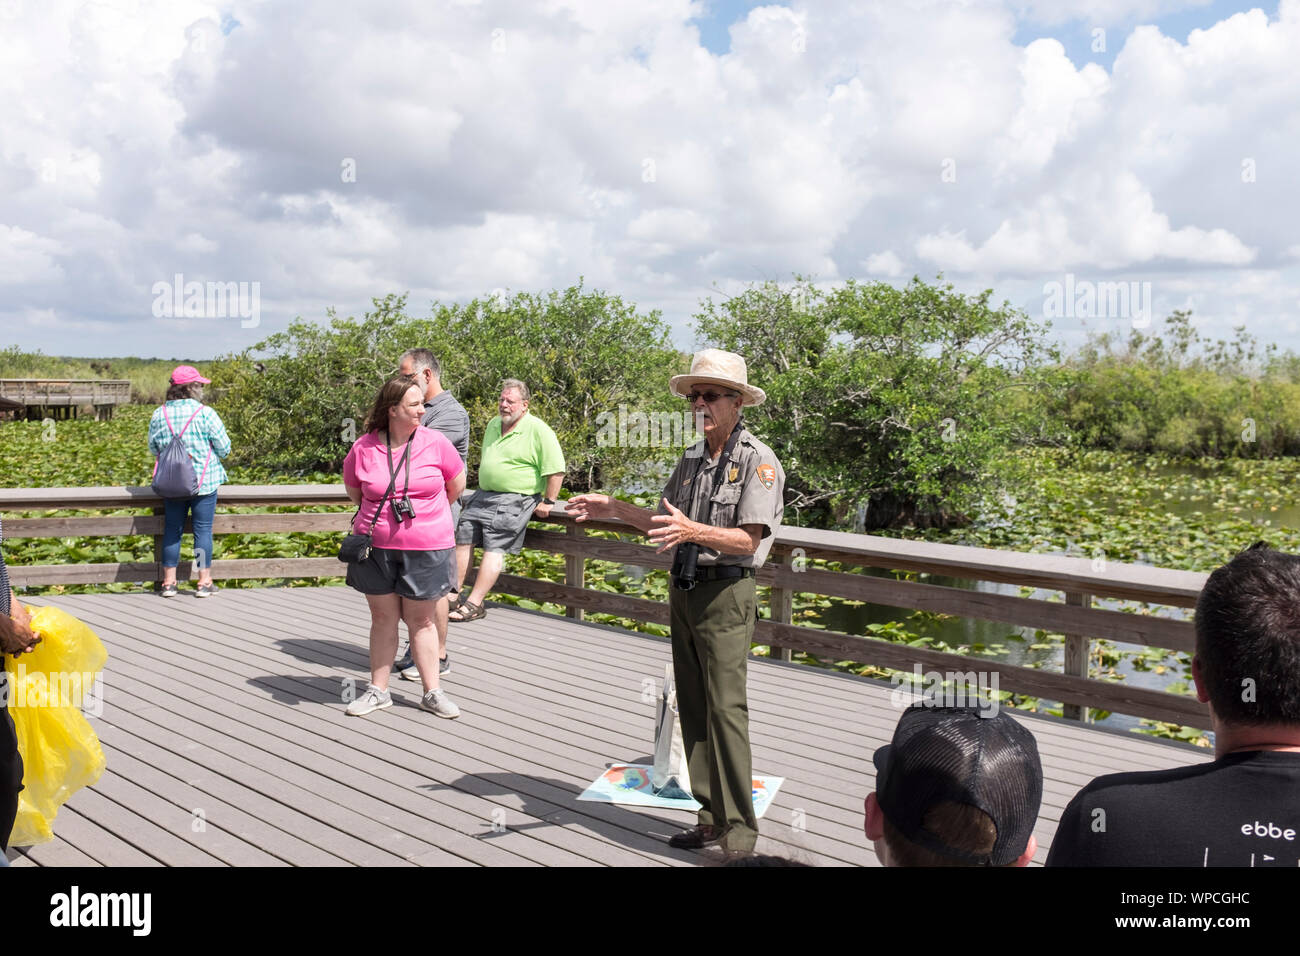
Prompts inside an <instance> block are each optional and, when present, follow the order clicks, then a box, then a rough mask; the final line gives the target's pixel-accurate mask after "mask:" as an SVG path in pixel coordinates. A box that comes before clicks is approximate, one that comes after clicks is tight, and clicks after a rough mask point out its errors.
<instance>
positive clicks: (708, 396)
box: [686, 392, 738, 405]
mask: <svg viewBox="0 0 1300 956" xmlns="http://www.w3.org/2000/svg"><path fill="white" fill-rule="evenodd" d="M737 394H738V393H737V392H690V393H688V394H687V396H686V401H687V404H690V405H694V404H695V401H696V399H700V398H702V399H704V400H705V401H706V402H708V403H709V404H710V405H712V404H713V403H714V402H716V401H717V400H718V399H720V398H735V397H736V395H737Z"/></svg>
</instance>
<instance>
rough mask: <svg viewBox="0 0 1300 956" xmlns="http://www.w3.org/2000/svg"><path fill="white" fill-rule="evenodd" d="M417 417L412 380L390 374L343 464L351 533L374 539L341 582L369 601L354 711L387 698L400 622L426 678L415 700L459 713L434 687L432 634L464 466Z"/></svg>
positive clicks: (452, 556)
mask: <svg viewBox="0 0 1300 956" xmlns="http://www.w3.org/2000/svg"><path fill="white" fill-rule="evenodd" d="M423 414H424V392H423V390H422V389H421V388H420V385H419V384H418V383H417V381H416V380H415V379H414V378H413V377H411V376H409V375H399V376H398V377H396V378H393V379H389V380H388V381H387V382H385V383H384V387H383V388H381V389H380V390H379V394H378V395H377V396H376V397H375V404H374V406H373V407H372V408H371V410H370V414H369V416H367V418H366V426H365V427H366V433H365V434H364V435H362V436H361V437H360V438H358V439H357V440H356V441H355V442H354V443H353V445H352V450H351V451H349V452H348V457H347V458H346V459H345V460H344V462H343V484H344V486H345V487H346V488H347V492H348V497H349V498H351V499H352V500H353V502H355V503H356V504H357V505H358V506H359V507H358V511H357V515H356V517H354V518H353V521H352V530H353V532H354V533H357V534H365V533H367V532H369V533H370V534H371V536H372V538H373V540H372V545H373V547H372V549H371V552H370V557H368V558H367V559H366V560H365V561H362V562H359V563H356V564H349V565H348V577H347V580H348V584H349V585H350V586H352V587H354V588H356V589H357V590H358V591H360V592H361V593H362V594H364V595H365V596H366V600H367V601H368V602H369V604H370V685H369V686H368V687H367V688H366V690H365V693H363V694H362V695H361V696H360V697H358V698H357V699H356V700H354V701H352V702H351V703H350V704H348V709H347V713H348V714H350V715H352V716H354V717H361V716H363V715H365V714H368V713H370V712H371V711H375V710H379V709H380V708H383V707H391V706H392V705H393V700H392V697H391V695H390V694H389V692H388V677H389V674H390V672H391V671H392V668H393V658H394V656H395V655H396V653H397V622H398V621H399V620H401V621H405V622H406V630H407V633H408V635H409V636H410V639H411V655H412V657H413V658H414V659H415V666H416V667H417V668H418V669H419V672H420V680H421V682H422V683H423V684H424V696H423V697H422V698H421V700H420V706H421V707H422V708H423V709H424V710H428V711H432V712H433V713H435V714H437V715H438V716H439V717H459V716H460V708H459V707H457V706H456V705H455V704H454V703H453V702H452V701H451V699H450V698H449V697H447V695H446V694H445V693H443V691H442V689H441V688H440V687H439V686H438V634H439V632H442V633H446V628H447V595H448V593H449V592H451V591H452V590H453V589H454V588H455V587H456V541H455V529H454V528H453V527H452V523H451V506H450V505H449V504H448V502H449V501H454V500H455V499H456V498H458V497H460V493H461V492H462V491H464V490H465V466H464V464H463V463H462V462H461V460H460V454H459V453H458V452H457V451H456V446H454V445H453V444H452V443H451V442H449V441H448V440H447V439H446V438H445V437H444V436H443V435H442V434H441V433H440V432H436V431H433V430H432V429H429V428H424V427H422V426H421V425H420V416H421V415H423ZM372 523H373V530H372Z"/></svg>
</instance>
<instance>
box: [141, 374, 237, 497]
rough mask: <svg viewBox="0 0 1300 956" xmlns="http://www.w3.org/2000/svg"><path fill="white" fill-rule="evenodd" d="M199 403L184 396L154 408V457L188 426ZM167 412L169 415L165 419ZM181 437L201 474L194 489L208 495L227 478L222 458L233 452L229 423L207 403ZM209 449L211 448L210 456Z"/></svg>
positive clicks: (196, 474) (196, 471) (151, 433)
mask: <svg viewBox="0 0 1300 956" xmlns="http://www.w3.org/2000/svg"><path fill="white" fill-rule="evenodd" d="M198 407H199V403H198V402H196V401H195V400H194V399H192V398H184V399H181V400H179V401H175V402H168V403H167V404H166V405H159V406H158V408H157V409H155V410H154V413H153V418H151V419H150V420H149V451H150V452H152V453H153V456H154V457H155V458H157V457H158V456H159V455H160V454H162V450H163V449H164V448H166V447H167V443H168V442H169V441H171V440H172V434H173V432H175V433H176V434H180V430H181V429H182V428H185V423H186V422H187V421H189V420H190V416H191V415H194V410H195V409H196V408H198ZM164 415H166V416H167V417H166V418H165V419H164V418H163V416H164ZM168 422H171V429H170V430H169V429H168V428H167V423H168ZM181 441H182V442H183V443H184V444H185V450H186V451H188V452H189V453H190V463H191V464H192V465H193V466H194V477H195V478H200V477H201V481H200V482H199V490H198V491H197V492H195V494H196V496H202V495H208V494H211V493H212V492H214V491H216V490H217V487H218V486H219V485H220V484H222V482H224V481H225V480H226V469H225V466H223V465H222V464H221V459H222V458H225V457H226V456H227V455H229V454H230V436H229V435H227V434H226V426H225V425H223V424H222V423H221V416H220V415H218V414H217V413H216V412H215V411H213V410H212V408H211V407H210V406H207V405H204V406H203V411H201V412H199V413H198V414H197V415H194V421H193V422H191V423H190V427H189V428H185V434H184V435H183V436H181ZM209 449H211V451H212V457H211V458H210V459H209V458H208V450H209ZM205 461H206V462H207V468H208V470H207V473H206V474H205V473H204V471H203V464H204V462H205Z"/></svg>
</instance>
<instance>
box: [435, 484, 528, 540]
mask: <svg viewBox="0 0 1300 956" xmlns="http://www.w3.org/2000/svg"><path fill="white" fill-rule="evenodd" d="M541 500H542V496H541V495H520V494H516V493H515V492H513V491H482V490H480V491H476V492H474V496H473V497H472V498H470V499H469V504H467V505H466V506H465V510H464V511H463V512H461V516H460V522H459V523H458V524H457V525H456V543H457V544H468V545H472V546H474V547H476V548H482V549H483V550H484V551H503V552H506V553H508V554H518V553H519V549H520V548H522V547H523V545H524V533H525V532H526V531H527V530H528V519H529V518H531V517H532V516H533V509H534V508H536V507H537V504H538V502H540V501H541Z"/></svg>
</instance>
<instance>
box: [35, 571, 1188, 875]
mask: <svg viewBox="0 0 1300 956" xmlns="http://www.w3.org/2000/svg"><path fill="white" fill-rule="evenodd" d="M31 603H33V604H42V603H54V604H57V605H59V606H60V607H63V608H64V609H65V610H67V611H69V612H70V613H72V614H75V615H77V616H78V617H81V618H82V619H84V620H86V621H87V623H89V624H90V625H91V626H92V627H93V628H95V630H96V631H97V632H98V633H99V635H100V637H101V639H102V640H103V641H104V643H105V645H106V646H107V647H108V650H109V654H110V658H109V663H108V665H107V667H106V670H105V677H104V697H103V700H104V705H103V714H102V716H99V717H96V718H94V719H93V721H92V723H93V725H94V726H95V729H96V731H97V732H98V733H99V734H100V737H101V740H102V741H103V743H104V749H105V754H106V756H107V758H108V770H107V771H106V772H105V775H104V777H103V778H102V780H101V782H100V783H99V784H97V785H96V786H95V787H93V788H90V789H89V790H86V791H82V792H80V793H78V794H76V795H74V796H73V798H72V799H71V800H70V801H69V803H68V804H67V806H66V807H65V808H64V810H63V811H62V812H61V813H60V816H59V818H58V820H57V821H56V827H55V828H56V838H55V840H54V841H52V842H51V843H48V844H45V845H44V846H41V847H34V848H31V849H30V850H29V851H27V854H26V856H24V857H23V858H22V860H23V864H25V865H41V866H67V865H110V866H111V865H285V864H289V865H309V866H310V865H347V864H363V865H395V866H402V865H431V866H437V865H455V866H475V865H480V866H501V865H508V866H577V865H597V866H601V865H603V866H629V865H630V866H659V865H670V866H678V865H690V864H693V863H699V862H704V861H705V858H704V857H702V856H700V855H698V854H693V853H688V852H683V851H677V850H672V849H670V848H669V847H668V846H667V838H668V836H669V835H671V834H672V833H673V832H675V831H676V830H678V829H680V828H682V827H684V826H688V825H689V824H690V823H691V817H692V815H691V814H689V813H685V812H682V811H673V810H658V809H646V808H634V807H626V806H615V805H612V804H602V803H590V802H578V801H577V800H576V797H577V795H578V794H579V793H580V792H581V791H582V790H583V789H584V788H585V787H586V786H587V784H588V783H589V782H590V781H591V780H592V779H594V778H595V777H596V776H597V775H598V774H599V773H600V772H601V771H602V770H603V769H604V767H605V766H606V765H607V764H608V763H610V762H629V761H633V760H638V759H645V758H646V757H647V756H648V754H649V752H650V750H651V749H652V735H653V734H652V731H653V721H654V708H655V704H654V700H653V697H650V698H646V697H645V696H643V690H644V688H645V686H646V684H645V682H646V681H647V680H651V681H653V682H654V684H653V685H652V686H653V687H654V689H656V690H657V688H658V682H659V681H661V680H662V677H663V672H664V665H665V664H666V663H668V662H669V660H670V659H671V653H670V649H669V644H668V641H667V640H666V639H664V638H661V637H657V636H654V635H646V634H634V633H629V632H625V631H620V630H617V629H614V628H610V627H605V626H602V625H595V624H590V623H579V622H574V621H570V620H567V619H564V618H559V617H555V616H553V615H544V614H540V613H536V612H528V611H523V610H519V609H516V608H510V607H508V606H503V605H495V606H490V613H489V615H488V616H487V617H486V618H484V619H483V620H481V621H477V622H474V623H471V624H465V625H456V624H453V625H452V626H451V630H450V637H449V641H448V649H449V652H450V654H451V657H452V666H453V671H452V674H451V675H450V676H449V677H448V678H446V679H445V686H446V688H447V690H448V693H449V694H450V695H451V696H452V697H453V698H454V699H455V700H456V701H457V703H459V704H460V706H461V709H462V716H461V718H460V719H458V720H454V721H448V720H439V719H437V718H434V717H433V716H432V715H429V714H426V713H424V712H423V711H420V710H419V709H418V708H417V707H416V706H415V705H416V704H417V703H418V700H419V690H420V688H419V685H418V683H412V682H407V681H403V680H400V679H398V678H397V676H396V675H394V677H393V680H392V681H391V684H390V689H391V690H392V691H393V698H394V706H393V707H392V708H390V709H388V710H384V711H380V712H377V713H375V714H372V715H370V716H369V717H366V718H360V719H358V718H348V717H345V716H344V715H343V706H344V705H343V701H342V695H341V691H342V688H343V686H344V682H345V681H347V680H351V681H352V682H354V685H355V686H356V687H357V688H358V689H360V688H362V687H364V684H365V681H366V680H367V679H368V677H369V672H368V670H369V665H368V656H367V647H366V634H367V631H368V626H369V615H368V612H367V609H366V605H365V602H364V601H363V600H362V599H361V598H360V596H359V595H357V594H356V593H355V592H353V591H351V590H350V589H347V588H343V587H318V588H269V589H240V588H230V589H224V590H222V591H221V593H220V594H219V595H218V596H217V597H216V598H215V599H213V600H210V601H196V600H194V599H193V598H191V597H189V596H188V595H182V596H181V597H179V598H176V599H173V600H166V601H164V600H161V599H159V598H158V597H156V596H155V595H153V594H151V593H147V592H132V593H126V594H111V595H110V594H102V595H98V594H84V595H66V596H60V597H57V598H53V597H50V598H38V599H34V600H33V601H32V602H31ZM892 691H893V688H892V687H891V686H890V685H889V684H887V683H884V682H880V681H871V680H865V679H862V678H857V677H853V676H851V675H845V674H839V673H836V672H831V671H827V670H822V669H819V668H812V667H807V666H803V665H798V664H788V663H783V662H781V661H773V660H767V659H763V658H753V659H751V661H750V664H749V698H750V717H751V738H752V742H753V751H754V766H755V770H756V772H759V773H764V774H769V775H773V776H781V777H784V778H785V783H784V785H783V786H782V788H781V790H780V792H779V793H778V795H777V798H776V800H775V801H774V802H773V804H772V806H771V808H770V809H769V811H768V813H767V815H766V816H765V818H764V820H763V821H762V822H761V824H760V827H761V830H762V836H761V838H760V842H759V849H760V850H761V851H764V852H775V853H780V854H783V855H787V856H792V857H795V858H797V859H800V860H803V861H805V862H810V863H815V864H817V865H876V859H875V856H874V853H873V852H872V849H871V847H870V846H869V845H868V844H867V842H866V840H865V838H864V837H863V834H862V800H863V797H864V796H865V794H866V793H867V791H868V790H869V789H870V788H871V786H872V785H873V783H874V767H873V766H872V763H871V755H872V753H873V752H874V751H875V749H876V748H877V747H879V746H881V745H883V744H885V743H888V741H889V738H890V737H891V735H892V733H893V728H894V725H895V723H896V722H897V719H898V714H899V709H898V708H897V707H896V706H895V705H894V704H893V703H892V702H891V692H892ZM1015 716H1016V718H1017V719H1018V720H1020V721H1021V723H1023V724H1024V725H1025V726H1026V727H1028V728H1029V729H1030V730H1032V731H1033V732H1034V734H1035V736H1036V738H1037V740H1038V743H1039V749H1040V753H1041V754H1042V758H1043V766H1044V772H1045V776H1046V780H1045V783H1044V802H1043V809H1042V811H1041V813H1040V816H1039V820H1038V823H1037V826H1036V828H1035V834H1036V836H1037V838H1038V842H1039V850H1038V853H1037V854H1036V856H1035V863H1036V864H1041V863H1042V861H1043V860H1044V859H1046V856H1047V852H1048V850H1049V848H1050V841H1051V837H1052V834H1053V832H1054V831H1055V828H1056V823H1057V821H1058V820H1059V818H1060V814H1061V811H1062V810H1063V808H1064V806H1065V804H1066V803H1067V802H1068V801H1069V799H1070V798H1071V797H1072V796H1073V795H1074V793H1076V792H1077V791H1078V789H1079V788H1080V787H1082V786H1083V785H1084V784H1086V783H1087V782H1088V781H1089V780H1091V779H1092V778H1093V777H1095V776H1097V775H1099V774H1102V773H1113V772H1117V771H1122V770H1143V769H1158V768H1161V767H1171V766H1179V765H1183V764H1188V763H1194V762H1198V761H1200V760H1208V759H1211V757H1212V755H1210V754H1209V753H1208V752H1204V751H1196V750H1194V749H1192V748H1187V747H1181V746H1174V745H1170V744H1167V743H1163V742H1159V741H1154V740H1147V739H1143V738H1140V737H1137V736H1135V735H1127V736H1126V735H1120V734H1114V733H1106V732H1103V731H1101V730H1098V729H1097V728H1091V727H1087V726H1081V725H1077V724H1073V723H1071V722H1068V721H1061V720H1056V719H1052V718H1047V717H1040V716H1037V715H1027V714H1021V713H1020V712H1015ZM196 809H202V810H203V813H204V817H203V819H204V825H203V826H202V827H201V828H199V829H195V827H194V826H193V823H194V820H195V814H194V811H195V810H196ZM23 864H20V865H23Z"/></svg>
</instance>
